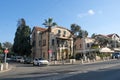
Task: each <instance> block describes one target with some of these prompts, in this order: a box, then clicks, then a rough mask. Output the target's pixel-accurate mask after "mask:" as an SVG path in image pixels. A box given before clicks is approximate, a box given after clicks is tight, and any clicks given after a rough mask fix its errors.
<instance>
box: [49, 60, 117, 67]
mask: <svg viewBox="0 0 120 80" xmlns="http://www.w3.org/2000/svg"><path fill="white" fill-rule="evenodd" d="M112 60H116V59H106V60H95V61H94V60H89V61H81V60H77V61H75V62H72V63H70V62H65V61H63V62H62V61H51V62H50V65H51V66H56V65H58V66H59V65H70V64H94V63H99V62H105V61H112Z"/></svg>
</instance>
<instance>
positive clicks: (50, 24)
mask: <svg viewBox="0 0 120 80" xmlns="http://www.w3.org/2000/svg"><path fill="white" fill-rule="evenodd" d="M43 25H45V26H46V27H48V29H47V30H48V51H49V41H50V40H49V38H50V32H51V27H53V26H55V25H57V24H56V23H55V22H53V19H52V18H48V20H46V19H45V22H44V23H43ZM48 58H49V60H50V55H49V52H48Z"/></svg>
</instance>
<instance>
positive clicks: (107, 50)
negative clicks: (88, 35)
mask: <svg viewBox="0 0 120 80" xmlns="http://www.w3.org/2000/svg"><path fill="white" fill-rule="evenodd" d="M99 51H100V52H103V53H107V52H109V53H111V52H114V51H113V50H111V49H109V48H107V47H105V48H101V49H100V50H99Z"/></svg>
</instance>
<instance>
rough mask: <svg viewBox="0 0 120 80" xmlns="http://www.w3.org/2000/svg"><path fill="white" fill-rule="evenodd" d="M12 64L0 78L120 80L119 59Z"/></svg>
mask: <svg viewBox="0 0 120 80" xmlns="http://www.w3.org/2000/svg"><path fill="white" fill-rule="evenodd" d="M12 65H13V66H14V68H13V69H12V70H10V71H8V72H4V73H0V80H120V67H119V66H120V60H112V61H105V62H99V63H94V64H74V65H55V66H46V67H37V66H35V67H33V66H32V64H19V63H13V64H12Z"/></svg>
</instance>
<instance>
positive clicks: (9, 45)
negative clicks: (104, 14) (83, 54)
mask: <svg viewBox="0 0 120 80" xmlns="http://www.w3.org/2000/svg"><path fill="white" fill-rule="evenodd" d="M3 48H8V49H11V48H12V43H10V42H5V43H3Z"/></svg>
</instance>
